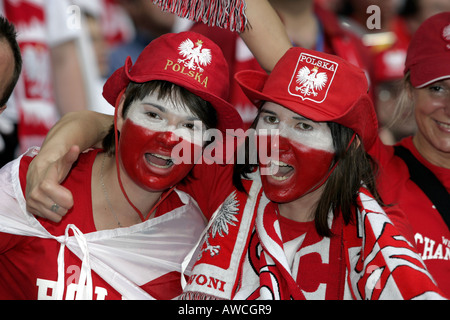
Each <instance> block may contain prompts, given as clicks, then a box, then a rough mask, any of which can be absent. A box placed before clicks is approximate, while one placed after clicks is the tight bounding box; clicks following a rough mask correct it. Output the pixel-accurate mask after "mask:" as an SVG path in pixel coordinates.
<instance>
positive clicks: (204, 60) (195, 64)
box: [178, 39, 212, 72]
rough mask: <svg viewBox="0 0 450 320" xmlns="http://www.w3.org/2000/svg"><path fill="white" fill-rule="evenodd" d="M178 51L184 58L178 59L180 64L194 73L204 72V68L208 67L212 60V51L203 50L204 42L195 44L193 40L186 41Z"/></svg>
mask: <svg viewBox="0 0 450 320" xmlns="http://www.w3.org/2000/svg"><path fill="white" fill-rule="evenodd" d="M178 51H179V53H180V55H181V56H182V57H183V58H184V59H178V63H180V64H183V65H184V66H185V67H187V68H189V69H191V70H194V71H196V70H198V71H199V72H203V71H204V69H203V68H202V67H206V66H208V65H209V64H210V63H211V60H212V55H211V49H208V48H203V41H202V40H197V42H196V43H195V44H194V42H192V40H191V39H186V40H184V41H183V42H182V43H181V44H180V45H179V46H178Z"/></svg>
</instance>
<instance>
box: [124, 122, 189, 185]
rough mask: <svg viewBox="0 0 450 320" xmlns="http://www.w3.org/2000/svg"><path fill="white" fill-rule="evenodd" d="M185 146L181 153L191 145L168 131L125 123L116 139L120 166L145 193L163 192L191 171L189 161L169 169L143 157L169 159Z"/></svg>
mask: <svg viewBox="0 0 450 320" xmlns="http://www.w3.org/2000/svg"><path fill="white" fill-rule="evenodd" d="M182 144H184V148H183V150H189V149H191V150H192V148H193V147H192V145H191V144H189V143H187V142H185V141H183V140H180V141H178V139H177V138H176V137H175V136H172V135H171V134H170V132H159V131H152V130H149V129H147V128H144V127H141V126H139V125H136V124H134V123H133V122H132V121H130V120H126V121H125V123H124V125H123V127H122V131H121V134H120V140H119V157H120V160H121V164H122V166H123V168H124V170H125V172H126V173H127V175H128V176H129V177H130V179H131V180H133V181H134V183H136V184H137V185H139V186H140V187H141V188H144V189H146V190H148V191H163V190H166V189H168V188H170V187H172V186H173V185H175V184H177V183H178V182H179V181H180V180H182V179H183V178H184V177H185V176H186V175H187V174H188V173H189V171H190V170H191V169H192V168H193V166H194V163H193V162H192V161H184V162H182V163H180V164H173V165H172V166H170V167H169V168H164V169H161V168H157V167H155V166H152V165H151V164H150V163H149V162H148V161H147V158H146V154H150V153H152V154H159V155H163V156H167V157H170V156H171V154H172V150H173V149H174V148H175V147H177V146H179V145H182Z"/></svg>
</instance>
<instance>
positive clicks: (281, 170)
mask: <svg viewBox="0 0 450 320" xmlns="http://www.w3.org/2000/svg"><path fill="white" fill-rule="evenodd" d="M270 173H271V176H272V178H273V179H275V180H277V181H283V180H286V179H288V178H289V177H291V176H292V174H293V173H294V167H292V166H290V165H288V164H287V163H284V162H282V161H276V160H272V161H271V163H270Z"/></svg>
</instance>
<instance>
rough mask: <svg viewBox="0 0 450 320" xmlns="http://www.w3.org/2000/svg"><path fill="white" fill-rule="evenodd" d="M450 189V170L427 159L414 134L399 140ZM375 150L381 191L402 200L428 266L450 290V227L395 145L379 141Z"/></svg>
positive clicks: (387, 198)
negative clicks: (395, 150)
mask: <svg viewBox="0 0 450 320" xmlns="http://www.w3.org/2000/svg"><path fill="white" fill-rule="evenodd" d="M399 145H401V146H403V147H405V148H407V149H408V150H410V151H411V152H412V154H413V155H414V156H415V157H416V158H417V159H418V160H419V161H420V162H421V163H422V164H423V165H424V166H425V167H427V168H428V169H430V170H431V171H432V172H433V173H434V174H435V175H436V177H437V178H438V179H439V181H440V182H441V183H442V185H443V186H444V187H445V188H446V189H447V191H450V170H449V169H445V168H442V167H437V166H435V165H433V164H431V163H430V162H428V161H427V160H425V159H424V158H423V157H422V156H421V155H420V154H419V152H418V151H417V149H416V148H415V146H414V144H413V141H412V137H408V138H405V139H403V140H402V141H401V142H399ZM371 154H372V155H373V156H374V157H375V158H376V159H378V161H379V166H380V179H379V187H378V188H379V191H380V194H381V196H382V198H383V201H384V202H385V203H392V204H398V205H399V206H400V208H401V209H402V210H403V211H404V212H405V214H406V215H407V218H408V220H409V222H410V224H411V226H412V229H413V232H414V240H415V243H416V247H417V250H418V252H419V253H420V254H421V256H422V259H423V260H424V262H425V264H426V266H427V268H428V270H429V271H430V273H431V275H432V276H433V278H434V280H435V281H436V282H437V284H438V286H439V287H440V289H441V290H443V291H444V293H446V294H447V295H449V294H450V231H449V228H448V227H447V225H446V224H445V222H444V220H443V219H442V217H441V215H440V214H439V212H438V211H437V210H436V208H435V207H434V205H433V203H432V202H431V201H430V199H428V197H427V196H426V195H425V194H424V193H423V191H422V190H421V189H420V188H419V187H418V186H417V185H416V184H415V183H414V182H413V181H411V180H410V179H409V171H408V167H407V166H406V164H405V163H404V162H403V160H402V159H401V158H399V157H397V156H395V155H394V148H393V147H390V146H384V145H383V144H382V143H381V141H379V140H378V141H377V143H376V145H375V146H374V148H373V149H372V150H371Z"/></svg>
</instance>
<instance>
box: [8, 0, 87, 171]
mask: <svg viewBox="0 0 450 320" xmlns="http://www.w3.org/2000/svg"><path fill="white" fill-rule="evenodd" d="M68 6H69V4H68V3H67V2H66V1H64V0H48V1H43V0H34V1H30V0H1V1H0V13H2V14H3V15H4V16H6V18H7V19H8V20H9V21H10V22H11V23H13V24H14V25H15V26H16V29H17V31H18V38H17V40H18V43H19V46H20V48H21V52H22V58H23V70H22V74H21V76H20V78H19V81H18V83H17V86H16V89H15V90H14V92H13V96H12V99H10V102H9V104H8V108H7V109H6V111H5V112H4V113H3V115H2V118H3V117H4V118H5V119H8V120H9V122H10V124H11V125H13V126H14V125H17V126H15V132H14V133H13V135H16V136H17V137H18V145H17V141H13V144H8V145H6V146H5V149H4V150H2V151H0V152H1V153H2V154H3V155H4V154H6V153H8V154H9V156H11V155H14V154H15V151H16V149H17V148H18V147H20V150H18V152H24V151H25V150H26V149H27V148H28V147H30V146H34V145H37V146H39V145H40V144H41V143H42V141H43V139H44V138H45V135H46V134H47V132H48V130H49V129H50V128H51V127H52V125H53V124H54V123H55V122H56V121H57V120H58V119H59V117H60V115H62V114H65V113H67V112H69V111H74V110H81V109H85V108H86V99H85V98H86V97H85V90H84V85H83V78H82V73H81V71H80V70H81V68H80V64H79V56H78V51H77V47H76V41H77V37H78V31H77V30H76V28H70V27H69V26H68V24H67V9H68ZM13 157H14V156H13ZM10 160H12V158H4V157H3V156H2V159H1V161H2V162H1V163H0V166H2V165H3V164H4V163H6V162H8V161H10Z"/></svg>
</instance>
